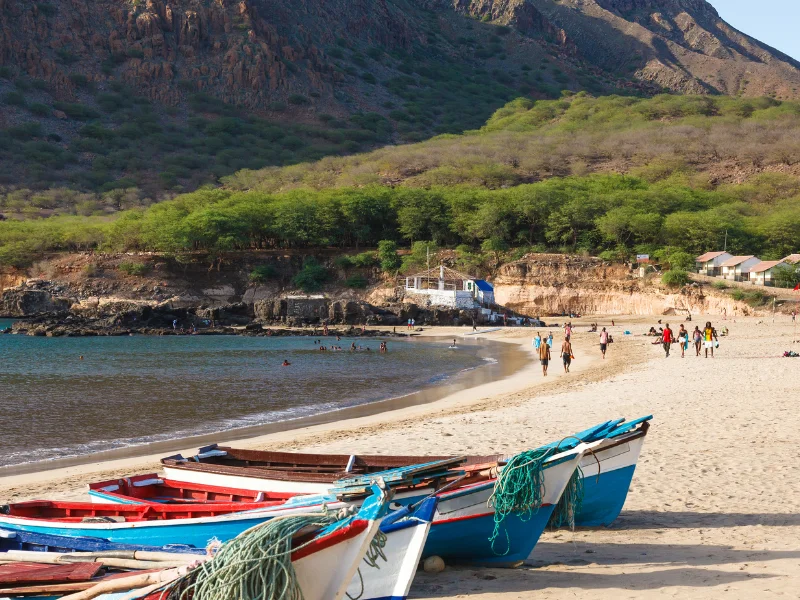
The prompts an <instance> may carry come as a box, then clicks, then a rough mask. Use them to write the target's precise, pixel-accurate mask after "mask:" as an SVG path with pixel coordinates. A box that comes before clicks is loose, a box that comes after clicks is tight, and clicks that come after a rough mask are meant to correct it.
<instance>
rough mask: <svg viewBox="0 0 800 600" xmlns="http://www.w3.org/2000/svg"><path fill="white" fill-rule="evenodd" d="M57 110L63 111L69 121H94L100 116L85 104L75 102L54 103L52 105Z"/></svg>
mask: <svg viewBox="0 0 800 600" xmlns="http://www.w3.org/2000/svg"><path fill="white" fill-rule="evenodd" d="M53 106H54V107H55V108H56V109H57V110H60V111H63V112H64V114H65V115H67V116H68V117H69V118H70V119H77V120H79V121H85V120H88V119H96V118H97V117H99V116H100V113H98V112H97V111H96V110H94V109H93V108H91V107H90V106H86V105H85V104H79V103H75V102H56V103H55V104H54V105H53Z"/></svg>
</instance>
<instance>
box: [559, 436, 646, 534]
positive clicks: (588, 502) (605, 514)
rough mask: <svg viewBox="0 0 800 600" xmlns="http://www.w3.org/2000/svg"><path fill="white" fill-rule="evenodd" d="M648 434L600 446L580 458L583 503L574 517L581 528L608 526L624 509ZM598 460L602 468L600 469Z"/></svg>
mask: <svg viewBox="0 0 800 600" xmlns="http://www.w3.org/2000/svg"><path fill="white" fill-rule="evenodd" d="M644 440H645V436H639V437H636V438H634V439H632V440H630V441H621V443H616V444H614V445H612V446H611V447H609V448H605V449H603V448H601V449H600V450H599V451H597V452H596V453H595V454H596V457H595V456H591V455H587V456H584V458H583V460H582V461H581V470H582V471H583V490H584V495H583V504H582V506H581V509H580V511H579V512H578V514H577V515H576V517H575V525H576V526H578V527H601V526H605V527H608V526H609V525H611V523H613V522H614V521H615V520H616V519H617V517H619V515H620V513H621V512H622V507H623V506H624V505H625V500H626V499H627V497H628V490H629V489H630V486H631V481H632V480H633V474H634V471H635V470H636V463H637V462H638V460H639V454H640V453H641V450H642V446H643V445H644ZM598 463H599V469H598Z"/></svg>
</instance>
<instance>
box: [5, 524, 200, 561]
mask: <svg viewBox="0 0 800 600" xmlns="http://www.w3.org/2000/svg"><path fill="white" fill-rule="evenodd" d="M9 550H11V551H14V550H16V551H20V550H22V551H27V552H59V553H66V552H113V553H136V552H139V553H142V552H145V553H146V552H162V553H164V552H165V553H169V554H195V555H198V556H204V555H205V554H206V549H205V548H194V547H192V546H186V545H184V544H168V545H166V546H148V545H144V544H120V543H116V542H110V541H108V540H106V539H103V538H96V537H70V536H64V535H50V534H46V533H35V532H31V531H19V530H18V531H13V530H10V529H0V553H2V552H8V551H9ZM0 556H2V555H0Z"/></svg>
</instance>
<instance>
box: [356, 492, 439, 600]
mask: <svg viewBox="0 0 800 600" xmlns="http://www.w3.org/2000/svg"><path fill="white" fill-rule="evenodd" d="M437 502H438V500H437V498H435V497H431V498H426V499H424V500H422V501H421V502H420V503H418V504H417V505H416V506H414V507H411V508H409V507H403V508H401V509H399V510H396V511H394V512H393V513H390V514H389V515H388V516H387V517H386V518H385V519H384V520H383V522H382V523H381V527H380V533H379V534H378V535H379V536H382V538H381V539H382V542H381V544H379V545H378V546H379V551H374V552H373V551H371V550H370V551H367V555H366V556H365V557H364V559H363V560H362V561H361V564H360V565H359V568H358V571H357V572H356V574H355V575H354V576H353V579H352V580H351V582H350V585H349V586H348V588H347V597H348V598H358V599H359V600H389V599H390V600H405V598H406V597H407V596H408V591H409V590H410V589H411V583H412V582H413V581H414V575H415V574H416V572H417V566H418V565H419V561H420V558H421V557H422V552H423V548H424V547H425V542H426V541H427V539H428V535H429V532H430V529H431V522H432V521H433V517H434V514H435V513H436V505H437Z"/></svg>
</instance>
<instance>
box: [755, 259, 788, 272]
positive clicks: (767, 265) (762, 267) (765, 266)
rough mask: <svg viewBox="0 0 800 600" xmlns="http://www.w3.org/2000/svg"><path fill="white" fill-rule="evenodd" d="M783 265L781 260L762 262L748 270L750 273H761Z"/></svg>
mask: <svg viewBox="0 0 800 600" xmlns="http://www.w3.org/2000/svg"><path fill="white" fill-rule="evenodd" d="M782 264H784V263H783V261H782V260H762V261H761V262H760V263H758V264H757V265H756V266H754V267H750V269H748V270H749V271H750V272H751V273H763V272H764V271H769V270H770V269H772V268H773V267H777V266H778V265H782Z"/></svg>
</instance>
